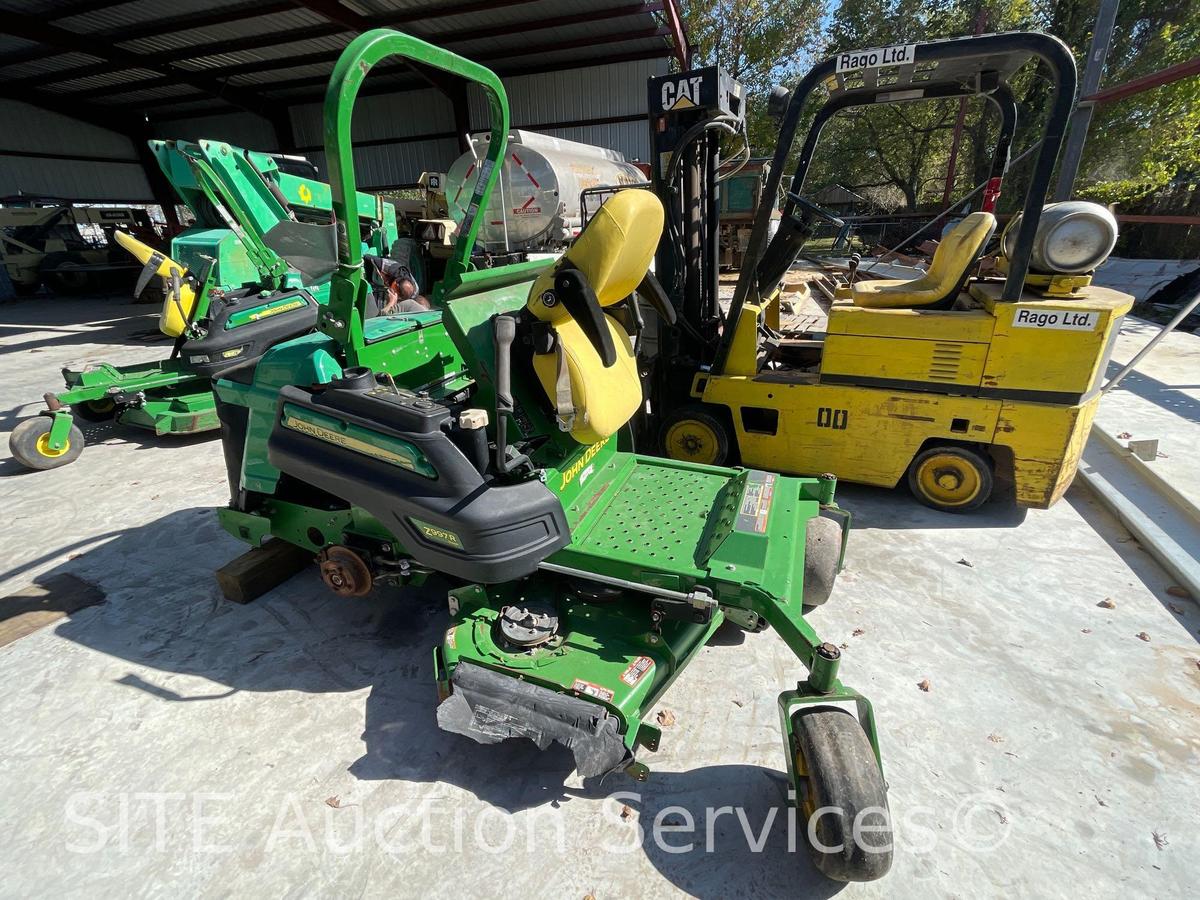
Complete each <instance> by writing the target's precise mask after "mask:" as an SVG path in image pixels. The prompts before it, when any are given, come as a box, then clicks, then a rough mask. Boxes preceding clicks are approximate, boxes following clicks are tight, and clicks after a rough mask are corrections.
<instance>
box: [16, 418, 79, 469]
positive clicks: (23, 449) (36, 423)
mask: <svg viewBox="0 0 1200 900" xmlns="http://www.w3.org/2000/svg"><path fill="white" fill-rule="evenodd" d="M51 424H52V422H51V421H50V417H49V416H36V417H35V418H32V419H26V420H25V421H24V422H21V423H20V424H18V425H17V427H16V428H14V429H13V431H12V434H10V435H9V436H8V449H9V450H10V451H11V452H12V455H13V458H14V459H15V460H16V461H17V462H19V463H20V464H21V465H23V466H24V467H25V468H27V469H37V470H39V471H44V470H46V469H57V468H60V467H61V466H65V465H66V464H67V463H72V462H75V460H77V459H78V458H79V454H81V453H82V452H83V447H84V441H83V432H82V431H80V430H79V427H78V426H76V425H72V426H71V430H70V432H68V434H67V443H66V445H65V446H64V447H63V448H62V449H61V450H59V451H57V452H56V451H54V450H51V449H50V426H51Z"/></svg>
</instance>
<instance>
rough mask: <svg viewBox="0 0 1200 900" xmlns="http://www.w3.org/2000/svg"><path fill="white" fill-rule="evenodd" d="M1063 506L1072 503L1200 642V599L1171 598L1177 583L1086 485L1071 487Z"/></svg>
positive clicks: (1093, 528)
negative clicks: (1170, 590) (1171, 592)
mask: <svg viewBox="0 0 1200 900" xmlns="http://www.w3.org/2000/svg"><path fill="white" fill-rule="evenodd" d="M1062 502H1063V503H1069V504H1070V505H1071V508H1072V509H1074V510H1075V512H1077V513H1079V517H1080V518H1081V519H1083V520H1084V521H1085V522H1087V523H1088V525H1089V526H1090V527H1091V529H1092V530H1093V531H1094V532H1096V534H1098V535H1099V536H1100V537H1101V538H1103V539H1104V541H1105V543H1107V544H1108V546H1109V547H1111V548H1112V549H1113V551H1114V552H1115V553H1116V554H1117V556H1119V557H1120V558H1121V562H1123V563H1125V565H1126V566H1128V567H1129V571H1130V572H1132V573H1133V574H1134V575H1135V576H1136V577H1137V579H1138V581H1140V582H1141V583H1142V584H1143V585H1144V586H1145V588H1146V590H1148V591H1149V592H1150V593H1151V594H1153V595H1154V597H1155V599H1156V600H1158V602H1159V603H1161V604H1162V605H1163V606H1165V607H1166V608H1167V609H1168V610H1169V611H1170V613H1171V615H1172V616H1174V617H1175V620H1176V621H1177V622H1179V623H1180V624H1181V625H1182V626H1183V627H1184V628H1185V630H1186V631H1187V632H1188V634H1190V635H1191V636H1192V638H1193V639H1195V640H1196V641H1197V642H1200V598H1197V599H1193V600H1187V599H1184V598H1182V597H1173V596H1171V595H1170V594H1168V593H1167V588H1169V587H1171V586H1172V585H1174V584H1175V579H1174V578H1172V577H1171V575H1170V574H1169V573H1168V572H1166V571H1165V570H1164V569H1163V567H1162V566H1161V565H1160V564H1159V563H1158V561H1157V560H1156V559H1155V558H1154V557H1153V556H1151V555H1150V553H1149V552H1148V551H1147V550H1145V549H1144V548H1143V547H1142V545H1141V543H1140V542H1139V541H1138V539H1137V538H1136V537H1134V536H1133V535H1132V534H1130V533H1129V531H1128V529H1126V528H1125V526H1124V525H1122V524H1121V523H1120V521H1118V520H1117V518H1116V517H1115V516H1114V515H1113V514H1112V513H1111V512H1109V511H1108V509H1107V508H1105V507H1104V505H1103V504H1102V503H1101V502H1100V501H1099V500H1097V499H1096V498H1095V497H1094V496H1093V495H1092V492H1091V491H1090V490H1089V489H1088V488H1087V487H1086V486H1085V485H1083V484H1076V485H1074V486H1073V487H1071V488H1070V489H1069V490H1068V491H1067V495H1066V497H1064V498H1063V500H1062Z"/></svg>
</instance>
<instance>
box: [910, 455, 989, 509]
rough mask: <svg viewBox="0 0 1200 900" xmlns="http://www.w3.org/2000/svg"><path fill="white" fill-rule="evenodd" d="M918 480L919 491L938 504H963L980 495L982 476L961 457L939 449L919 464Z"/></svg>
mask: <svg viewBox="0 0 1200 900" xmlns="http://www.w3.org/2000/svg"><path fill="white" fill-rule="evenodd" d="M917 484H918V485H920V487H921V493H923V494H924V495H925V496H926V497H927V498H928V499H929V500H931V501H932V502H934V503H937V504H938V505H940V506H965V505H966V504H968V503H970V502H971V501H972V500H974V499H975V498H976V497H978V496H979V491H980V490H981V489H982V487H983V479H982V478H980V476H979V472H978V471H976V469H975V467H974V466H972V465H971V464H970V463H969V462H967V461H966V460H965V459H963V458H962V457H960V456H955V455H954V454H951V453H938V454H936V455H934V456H931V457H929V458H928V459H926V460H925V461H924V462H923V463H922V464H921V468H920V471H918V472H917Z"/></svg>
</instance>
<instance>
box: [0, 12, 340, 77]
mask: <svg viewBox="0 0 1200 900" xmlns="http://www.w3.org/2000/svg"><path fill="white" fill-rule="evenodd" d="M7 26H8V22H7V21H6V22H5V27H6V29H7ZM345 30H346V29H345V28H343V27H342V26H340V25H334V24H332V23H331V24H327V25H306V26H304V27H303V28H293V29H290V30H288V31H273V32H266V33H265V34H251V35H247V36H246V37H244V38H233V39H232V40H225V41H221V42H220V43H219V44H199V45H195V46H191V47H179V48H176V49H173V50H161V51H158V52H156V53H144V54H134V53H131V52H130V53H129V55H130V56H131V57H132V58H133V59H134V60H136V63H132V64H128V63H116V62H113V61H111V60H109V61H106V62H102V63H92V64H90V65H86V66H79V67H76V68H74V69H63V70H61V71H58V72H46V73H44V74H39V75H31V76H28V77H26V78H11V79H9V80H8V81H7V82H6V83H7V84H9V85H17V86H22V87H38V86H41V85H45V84H53V83H57V82H61V81H74V80H76V79H79V78H90V77H91V76H93V75H110V74H112V73H113V72H120V71H121V70H122V69H129V68H134V67H136V68H138V69H151V70H154V69H156V68H157V67H159V66H162V65H169V64H172V63H177V62H179V60H180V59H188V58H192V57H202V56H213V55H216V54H219V53H236V52H238V51H241V50H261V49H262V48H264V47H273V46H275V45H276V44H286V43H292V42H294V41H307V40H312V39H313V38H318V37H329V36H330V35H334V34H341V33H343V32H344V31H345ZM67 34H72V35H75V37H78V38H80V39H85V38H86V36H85V35H78V34H75V32H67ZM18 36H19V35H18ZM87 40H88V43H89V44H91V39H87ZM79 52H81V53H87V54H88V55H90V56H100V57H101V58H105V57H104V54H101V53H98V52H96V51H95V50H81V51H79ZM127 52H128V51H127ZM182 71H191V70H182Z"/></svg>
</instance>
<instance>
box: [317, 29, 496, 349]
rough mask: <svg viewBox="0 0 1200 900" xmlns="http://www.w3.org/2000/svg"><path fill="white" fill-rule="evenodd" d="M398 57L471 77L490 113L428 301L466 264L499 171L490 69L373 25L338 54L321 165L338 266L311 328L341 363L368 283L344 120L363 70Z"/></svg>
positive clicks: (352, 343)
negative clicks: (462, 209)
mask: <svg viewBox="0 0 1200 900" xmlns="http://www.w3.org/2000/svg"><path fill="white" fill-rule="evenodd" d="M392 56H399V57H401V58H403V59H409V60H414V61H416V62H419V63H421V64H422V65H425V66H430V67H432V68H435V69H440V70H441V71H443V72H447V73H449V74H451V75H456V76H458V77H460V78H465V79H466V80H468V81H473V82H474V83H476V84H478V85H479V86H480V87H482V88H483V90H484V93H485V94H486V96H487V100H488V107H489V110H490V112H491V126H492V127H491V140H490V142H489V144H488V150H487V155H486V156H485V158H484V159H483V161H482V162H481V163H480V166H479V177H478V179H477V180H476V182H475V189H474V193H473V194H472V195H471V202H470V203H469V204H467V212H466V215H465V216H464V217H463V221H462V224H461V225H460V226H459V238H458V241H457V243H456V244H455V247H454V254H453V256H452V257H451V259H450V262H449V264H448V265H447V267H446V276H445V278H444V279H443V280H442V281H441V283H439V284H438V286H437V288H436V290H435V293H434V297H433V300H434V302H435V303H438V304H440V302H441V299H442V298H443V297H444V296H445V295H446V294H448V293H450V292H452V291H453V290H454V288H456V287H457V286H458V285H459V283H461V281H462V280H463V276H464V275H466V274H467V272H468V271H470V268H471V251H472V250H473V249H474V246H475V237H476V235H477V234H478V232H479V224H480V223H479V213H480V212H481V211H483V210H486V209H487V204H488V200H489V199H490V198H491V194H492V190H493V188H494V187H495V185H496V180H497V178H498V177H499V174H500V165H499V164H500V162H501V160H503V158H504V153H505V151H506V149H507V145H508V124H509V113H508V97H507V95H506V94H505V92H504V85H503V84H501V83H500V79H499V77H498V76H497V75H496V73H495V72H493V71H492V70H491V69H488V68H486V67H485V66H481V65H479V64H478V63H473V62H471V61H470V60H468V59H463V58H462V57H461V56H459V55H457V54H455V53H451V52H450V51H449V50H443V49H442V48H441V47H435V46H434V45H433V44H430V43H427V42H425V41H422V40H420V39H419V38H415V37H412V36H411V35H407V34H402V33H401V32H399V31H392V30H391V29H388V28H377V29H375V30H373V31H368V32H365V33H364V34H361V35H359V36H358V37H357V38H355V39H354V40H353V41H351V42H350V44H349V46H347V47H346V49H345V50H344V51H342V55H341V56H340V57H339V58H338V61H337V65H336V66H334V69H333V75H332V76H331V77H330V79H329V88H328V90H327V91H326V92H325V112H324V114H325V162H326V166H327V167H328V169H329V184H330V187H331V189H332V192H333V215H334V219H335V222H336V226H337V247H338V267H337V270H336V271H335V272H334V274H333V279H332V284H331V287H330V297H329V305H328V307H326V308H325V309H324V310H323V311H322V314H321V317H320V320H319V321H318V323H317V325H318V328H320V330H321V331H322V332H323V333H325V334H327V335H329V336H330V337H331V338H333V339H334V340H335V341H337V342H338V343H339V344H341V346H342V347H343V348H344V350H345V353H346V360H347V363H348V364H349V365H357V364H358V352H359V351H360V350H361V349H362V348H363V347H364V346H365V339H364V335H363V322H364V321H365V319H366V315H365V313H366V304H367V299H368V295H369V293H370V285H368V284H367V283H366V280H365V279H364V278H363V277H362V275H363V272H362V267H363V260H362V250H361V246H362V245H361V235H360V233H359V224H358V215H357V212H356V209H355V208H354V207H352V206H350V205H349V204H348V202H347V201H348V200H351V201H352V200H353V198H354V197H355V194H356V192H357V183H356V180H355V177H354V145H353V140H352V138H351V133H350V131H351V120H352V117H353V113H354V102H355V99H356V98H357V97H358V91H359V88H361V87H362V83H363V81H364V80H365V79H366V77H367V73H369V72H370V71H371V67H372V66H374V65H376V64H378V63H379V62H381V61H382V60H384V59H387V58H388V57H392Z"/></svg>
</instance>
